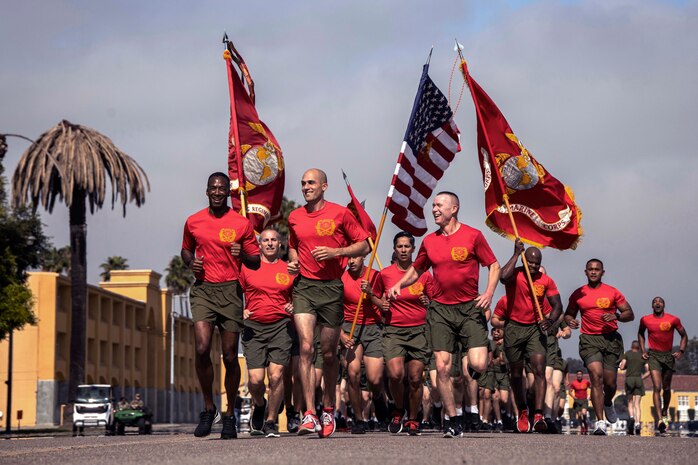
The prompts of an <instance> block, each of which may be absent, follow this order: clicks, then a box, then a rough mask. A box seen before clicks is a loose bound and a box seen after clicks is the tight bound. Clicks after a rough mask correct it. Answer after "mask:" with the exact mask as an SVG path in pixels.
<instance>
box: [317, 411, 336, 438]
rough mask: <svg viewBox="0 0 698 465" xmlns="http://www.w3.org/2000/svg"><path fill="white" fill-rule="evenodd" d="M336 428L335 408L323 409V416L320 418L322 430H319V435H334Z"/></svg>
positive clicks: (322, 436)
mask: <svg viewBox="0 0 698 465" xmlns="http://www.w3.org/2000/svg"><path fill="white" fill-rule="evenodd" d="M336 428H337V425H336V423H335V421H334V409H333V408H326V409H323V412H322V417H321V418H320V431H318V436H320V437H321V438H329V437H330V436H332V434H333V433H334V430H335V429H336Z"/></svg>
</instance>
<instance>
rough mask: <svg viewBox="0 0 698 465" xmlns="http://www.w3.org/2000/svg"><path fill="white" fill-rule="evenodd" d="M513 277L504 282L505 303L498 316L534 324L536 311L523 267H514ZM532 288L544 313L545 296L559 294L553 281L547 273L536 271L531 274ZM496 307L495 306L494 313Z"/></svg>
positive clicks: (536, 317) (536, 319)
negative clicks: (502, 310)
mask: <svg viewBox="0 0 698 465" xmlns="http://www.w3.org/2000/svg"><path fill="white" fill-rule="evenodd" d="M514 273H515V275H514V279H513V280H512V281H510V282H508V283H507V284H506V286H505V287H506V292H507V294H506V295H507V305H506V308H505V310H504V312H503V313H502V314H501V315H497V316H499V317H502V316H503V317H504V318H505V319H508V320H512V321H515V322H517V323H521V324H524V325H530V324H534V323H536V322H537V321H538V313H537V310H536V307H535V304H534V302H533V299H531V286H530V285H529V284H528V278H526V271H525V270H524V269H523V268H516V270H515V272H514ZM531 278H532V279H533V288H534V289H535V290H536V298H537V299H538V303H539V305H540V309H541V312H542V313H543V314H545V313H546V307H545V302H547V300H548V299H546V297H552V296H555V295H559V294H560V292H559V291H558V290H557V286H556V285H555V281H553V279H552V278H551V277H550V276H548V275H547V274H543V273H540V272H539V273H537V274H535V275H533V276H531ZM496 312H497V309H496V307H495V314H497V313H496Z"/></svg>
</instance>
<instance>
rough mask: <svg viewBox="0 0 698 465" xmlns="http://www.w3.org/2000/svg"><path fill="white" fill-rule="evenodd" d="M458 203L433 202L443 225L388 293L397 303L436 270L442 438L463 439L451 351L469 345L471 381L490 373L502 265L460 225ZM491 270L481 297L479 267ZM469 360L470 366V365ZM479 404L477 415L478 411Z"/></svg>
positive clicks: (432, 327)
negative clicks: (490, 313) (490, 328)
mask: <svg viewBox="0 0 698 465" xmlns="http://www.w3.org/2000/svg"><path fill="white" fill-rule="evenodd" d="M459 209H460V201H459V200H458V196H457V195H456V194H454V193H453V192H447V191H443V192H439V193H438V194H437V195H436V197H434V201H433V204H432V209H431V212H432V215H433V216H434V222H435V223H436V225H437V226H438V227H439V229H438V230H437V231H436V232H433V233H431V234H429V235H427V236H426V237H425V238H424V240H423V241H422V245H421V247H420V248H419V252H418V253H417V258H416V259H415V261H414V263H413V264H412V265H411V266H410V267H409V268H408V269H407V271H406V272H405V274H404V276H403V277H402V278H400V280H399V281H398V282H397V283H396V284H394V285H393V286H392V287H391V288H390V289H389V290H388V296H389V297H390V298H391V299H399V298H400V292H401V289H402V288H404V287H407V286H411V285H412V284H414V283H415V282H416V281H417V280H418V279H419V277H420V276H421V275H422V273H424V272H425V271H427V270H428V269H429V268H431V269H432V272H433V275H434V281H435V282H436V292H435V294H434V296H433V299H432V301H431V303H430V304H429V310H428V312H427V327H428V329H429V337H430V343H431V347H432V350H433V352H434V359H435V361H436V372H437V382H436V385H437V389H438V390H439V393H440V394H441V399H442V402H443V404H444V428H443V429H444V437H445V438H452V437H455V436H461V434H462V425H461V424H460V422H458V421H456V420H454V419H453V417H455V416H456V415H457V414H456V401H455V400H454V395H453V383H452V381H451V377H450V371H451V357H452V355H451V352H453V349H454V347H456V344H461V345H462V346H464V347H467V348H468V349H467V351H464V352H463V357H462V359H461V364H462V367H463V371H464V372H465V371H467V370H468V369H470V374H471V376H472V377H473V378H476V379H477V378H479V377H480V376H481V375H482V374H483V373H485V371H486V370H487V365H488V352H489V351H488V348H489V339H488V337H487V336H488V334H487V321H486V319H485V310H486V309H487V308H489V306H490V304H491V303H492V296H493V295H494V290H495V288H496V287H497V280H498V279H499V262H497V258H496V257H495V256H494V253H493V252H492V249H491V248H490V246H489V244H488V243H487V241H486V240H485V237H484V236H483V235H482V233H481V232H480V231H478V230H477V229H474V228H471V227H470V226H467V225H466V224H463V223H461V222H460V221H458V210H459ZM480 266H483V267H487V268H488V276H487V287H486V289H485V292H484V293H482V294H480V293H479V288H478V285H479V278H480V269H479V267H480ZM466 357H467V363H466ZM477 409H478V408H477V402H475V407H474V410H476V411H475V412H473V411H472V410H473V409H472V408H471V412H470V413H479V412H478V411H477Z"/></svg>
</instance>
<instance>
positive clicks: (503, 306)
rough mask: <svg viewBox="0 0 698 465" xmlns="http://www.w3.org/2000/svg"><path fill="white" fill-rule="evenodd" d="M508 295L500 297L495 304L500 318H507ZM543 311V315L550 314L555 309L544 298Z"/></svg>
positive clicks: (496, 312)
mask: <svg viewBox="0 0 698 465" xmlns="http://www.w3.org/2000/svg"><path fill="white" fill-rule="evenodd" d="M507 305H508V303H507V296H506V294H504V295H503V296H502V297H500V298H499V300H498V301H497V305H495V306H494V314H495V315H497V316H498V317H499V318H500V319H504V320H505V319H506V316H505V315H506V310H507ZM541 311H542V312H543V315H545V316H548V315H550V313H551V312H552V311H553V307H552V305H550V302H548V299H543V305H542V306H541Z"/></svg>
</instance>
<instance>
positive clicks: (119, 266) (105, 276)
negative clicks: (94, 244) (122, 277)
mask: <svg viewBox="0 0 698 465" xmlns="http://www.w3.org/2000/svg"><path fill="white" fill-rule="evenodd" d="M99 267H100V268H102V270H104V271H102V272H101V273H100V274H99V275H100V276H101V277H102V281H109V280H110V279H111V272H112V271H114V270H128V260H127V259H125V258H124V257H120V256H118V255H115V256H113V257H107V261H106V262H104V263H102V264H101V265H99Z"/></svg>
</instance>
